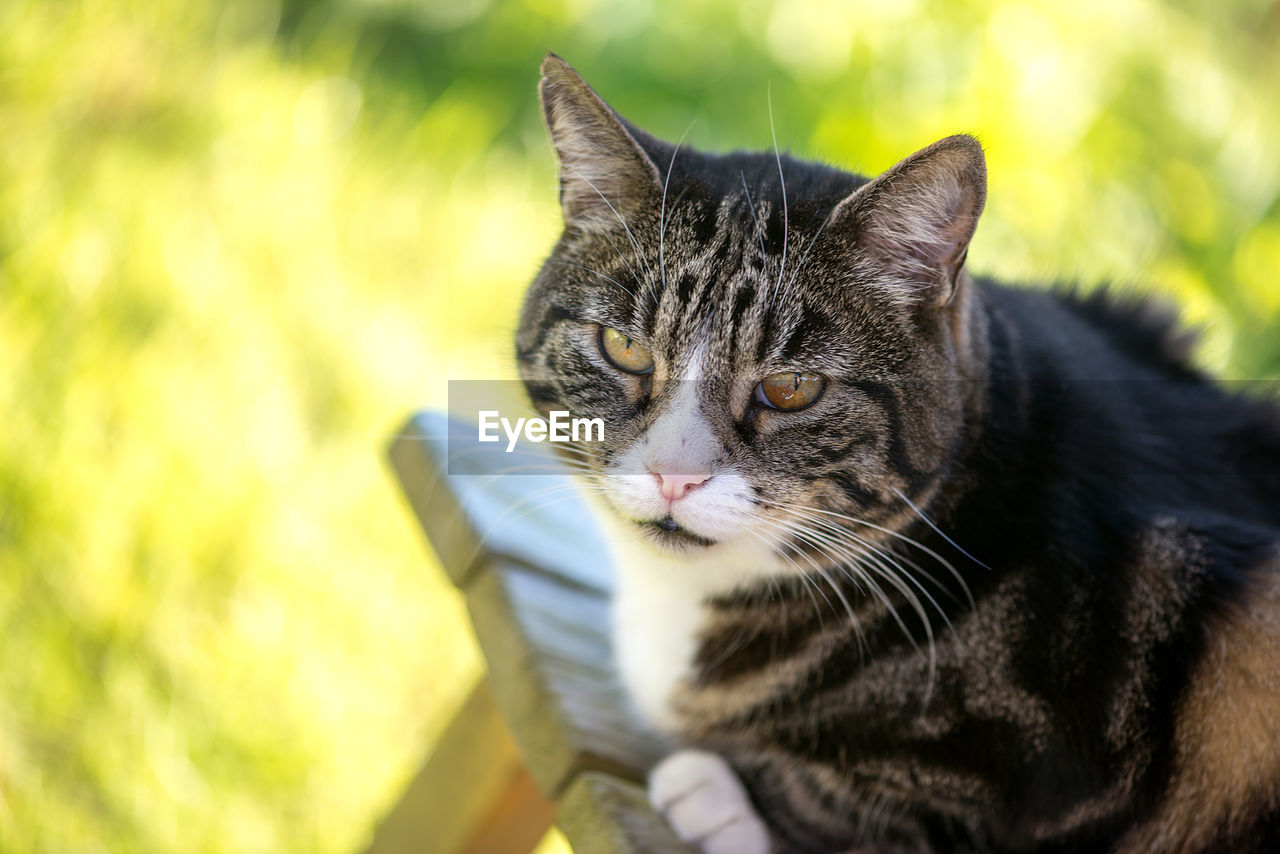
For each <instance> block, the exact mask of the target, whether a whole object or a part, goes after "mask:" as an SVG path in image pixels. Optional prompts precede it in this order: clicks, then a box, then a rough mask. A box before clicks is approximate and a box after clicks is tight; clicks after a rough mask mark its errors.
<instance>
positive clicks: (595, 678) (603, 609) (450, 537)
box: [377, 413, 690, 854]
mask: <svg viewBox="0 0 1280 854" xmlns="http://www.w3.org/2000/svg"><path fill="white" fill-rule="evenodd" d="M450 426H451V425H450V422H449V421H448V419H447V418H446V417H445V416H444V415H443V414H439V413H425V414H420V415H417V416H415V417H414V418H413V419H411V421H410V422H409V424H407V425H406V427H405V429H404V430H403V431H402V432H401V434H400V435H399V436H398V437H397V439H396V440H395V442H394V443H393V444H392V447H391V449H390V456H391V460H392V464H393V466H394V468H395V471H396V474H397V476H398V478H399V480H400V483H401V486H402V487H403V489H404V493H405V496H406V497H407V498H408V500H409V503H410V505H411V507H412V508H413V511H414V513H415V514H416V515H417V517H418V520H419V522H420V523H421V524H422V527H423V530H424V532H425V533H426V535H427V539H428V540H429V541H430V543H431V546H432V548H433V549H435V551H436V553H437V555H439V557H440V560H441V562H442V563H443V564H444V566H445V569H446V571H447V572H448V573H449V576H450V578H452V579H453V581H454V583H455V584H457V585H458V586H459V587H460V588H461V589H462V590H463V592H464V593H465V595H466V600H467V607H468V610H469V611H470V614H471V619H472V623H473V625H474V627H475V631H476V637H477V639H478V640H479V642H480V646H481V649H482V651H483V652H484V656H485V659H486V661H487V662H488V666H489V679H488V684H489V689H490V691H491V693H492V698H493V703H494V704H495V705H496V707H497V708H498V710H499V711H500V712H501V716H502V718H503V719H504V720H505V722H506V724H507V725H508V726H509V727H510V733H511V736H513V737H514V741H515V743H516V744H517V745H518V748H519V753H520V755H521V757H522V759H523V764H524V767H525V768H527V771H528V775H529V777H530V778H531V779H532V781H533V782H534V783H535V784H536V785H537V788H538V789H539V790H540V791H541V793H542V795H543V796H544V797H546V798H547V799H549V800H553V801H557V802H559V803H560V808H559V810H558V812H557V823H558V824H560V826H561V829H562V830H563V831H564V833H565V836H566V838H567V839H568V840H569V842H570V844H571V845H572V846H573V847H574V849H575V850H576V851H577V852H579V854H624V852H650V854H668V852H670V854H685V852H687V851H689V850H690V849H688V847H687V846H684V845H683V844H682V843H680V842H679V841H678V840H677V839H676V838H675V837H674V836H673V835H672V834H671V832H670V831H669V830H668V829H667V828H666V825H665V824H664V823H663V822H662V820H661V819H660V818H659V817H658V816H657V815H655V814H654V813H653V811H652V810H651V809H650V808H649V806H648V803H647V801H646V800H645V798H644V790H643V786H642V781H643V779H644V775H645V772H646V770H647V769H648V768H649V767H650V766H651V765H652V763H653V762H654V761H656V760H657V759H658V758H659V757H660V756H661V755H662V753H663V752H664V746H663V745H662V744H661V742H660V740H659V739H657V738H656V737H655V736H653V735H652V734H650V733H648V732H646V731H645V730H644V728H643V727H642V726H640V725H639V724H638V723H637V722H636V720H635V719H634V717H633V716H632V714H631V712H630V710H629V707H628V705H627V703H626V700H625V697H624V695H623V691H622V688H621V686H620V685H619V683H618V680H617V676H616V674H615V671H614V669H613V666H612V652H611V649H610V641H609V632H608V591H609V590H610V589H611V588H612V569H611V567H610V565H609V560H608V554H609V552H608V546H607V545H606V543H605V541H604V539H603V537H602V536H601V535H600V533H599V532H598V531H597V530H596V529H595V526H594V520H593V517H592V516H591V513H590V511H589V509H588V508H587V507H586V506H585V505H584V504H583V502H582V500H581V498H580V497H578V496H577V495H576V493H574V492H573V491H572V484H571V483H570V481H569V479H568V477H566V476H565V475H563V474H538V475H529V474H516V473H512V474H499V475H495V474H483V473H481V474H476V473H467V472H469V471H485V470H486V466H483V465H476V466H475V467H474V468H469V466H470V465H472V464H473V463H475V458H474V457H466V456H461V455H455V456H454V458H453V459H452V460H451V459H450V458H449V455H448V447H447V436H448V431H449V430H450ZM453 429H455V430H456V429H458V426H457V424H456V422H454V424H453ZM464 429H474V428H464ZM487 462H488V464H489V465H488V466H487V469H488V470H489V471H492V468H493V467H492V460H489V461H487ZM451 464H452V468H449V466H450V465H451ZM477 761H484V762H492V761H494V760H493V759H491V758H485V757H479V758H478V759H477ZM430 764H431V763H430V762H429V763H428V766H430ZM428 771H429V768H428V769H424V774H427V773H428ZM450 782H452V785H454V786H458V785H459V783H458V782H457V781H456V780H454V781H446V785H448V784H449V783H450ZM419 785H420V784H419V783H418V782H417V781H415V786H419ZM434 785H435V783H422V784H421V787H425V788H431V787H432V786H434ZM414 792H415V789H414V788H413V787H411V789H410V796H412V795H414ZM445 795H446V798H447V796H448V793H447V791H446V793H445ZM410 796H406V801H407V800H409V797H410ZM401 806H402V807H403V808H404V810H405V811H408V812H412V811H413V808H412V807H411V806H410V805H408V804H402V805H401ZM490 809H491V810H495V809H497V806H496V802H495V803H491V804H490ZM400 811H401V810H400V808H397V810H396V811H395V812H393V814H392V818H395V817H396V815H397V813H399V812H400ZM399 820H400V821H401V822H402V823H403V822H404V821H407V819H399ZM379 833H380V836H381V831H380V832H379ZM522 846H523V843H518V844H514V845H513V846H512V847H507V848H503V849H501V850H504V851H517V850H520V851H524V850H528V848H525V847H522ZM395 850H396V851H400V850H404V851H408V850H411V849H395ZM421 850H431V851H440V852H451V851H462V850H477V849H473V848H458V847H454V848H450V847H446V846H443V845H442V846H438V847H437V846H427V847H425V848H423V849H421ZM493 850H495V851H496V850H499V849H493ZM377 854H384V852H383V851H381V850H379V851H378V852H377ZM385 854H391V850H390V849H388V850H387V851H386V852H385Z"/></svg>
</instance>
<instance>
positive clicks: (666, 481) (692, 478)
mask: <svg viewBox="0 0 1280 854" xmlns="http://www.w3.org/2000/svg"><path fill="white" fill-rule="evenodd" d="M653 476H654V477H656V478H657V479H658V491H659V492H661V493H662V497H663V498H665V499H667V500H668V501H679V500H680V499H681V498H684V497H685V496H686V495H688V494H689V493H690V492H692V491H693V490H695V489H697V488H698V487H699V486H701V485H702V484H704V483H706V482H707V481H708V480H710V479H711V475H709V474H663V473H662V472H654V473H653Z"/></svg>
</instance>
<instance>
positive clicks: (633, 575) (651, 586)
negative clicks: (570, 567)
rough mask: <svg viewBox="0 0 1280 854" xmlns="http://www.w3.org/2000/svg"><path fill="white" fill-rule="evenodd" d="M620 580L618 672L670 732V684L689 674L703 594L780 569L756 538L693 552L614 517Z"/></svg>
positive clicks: (654, 721)
mask: <svg viewBox="0 0 1280 854" xmlns="http://www.w3.org/2000/svg"><path fill="white" fill-rule="evenodd" d="M609 522H610V523H611V524H610V523H606V529H607V530H609V532H610V533H611V534H612V535H613V536H611V537H610V539H611V540H612V541H613V544H614V557H615V559H616V565H617V570H618V574H617V585H616V587H615V590H614V598H613V643H614V652H615V655H616V657H617V664H618V669H619V672H620V674H621V676H622V682H623V685H624V687H625V688H626V689H627V692H628V693H629V694H630V697H631V700H632V702H633V703H634V704H635V706H636V709H637V710H638V711H639V712H640V713H641V715H642V716H643V717H644V719H645V720H646V721H647V722H648V723H649V724H650V725H652V726H654V727H656V728H657V729H659V730H663V731H666V732H671V731H673V730H674V728H675V723H676V721H675V717H674V715H673V714H672V709H671V702H670V701H671V697H672V692H673V691H674V689H675V688H676V686H677V685H678V683H679V682H680V680H682V679H684V678H685V677H686V676H688V675H689V672H690V668H691V666H692V664H693V660H694V656H695V655H696V654H697V651H698V644H699V642H700V637H701V634H702V630H703V626H704V624H705V622H706V618H707V613H706V610H705V608H704V606H703V604H702V603H703V602H704V601H705V600H706V599H707V598H708V597H710V596H714V595H717V594H723V593H727V592H729V591H731V590H732V589H733V588H735V587H738V586H739V585H741V584H743V583H745V582H749V581H752V580H754V579H757V578H760V577H762V576H764V575H770V574H776V573H778V572H781V571H783V570H782V567H781V566H780V560H779V559H778V558H777V556H776V555H775V554H774V553H773V552H771V551H770V550H769V549H767V548H765V547H763V546H762V544H761V543H760V542H759V541H756V540H750V541H748V542H747V543H742V544H735V543H724V544H720V545H717V546H714V547H712V548H710V549H707V550H705V551H698V552H693V553H691V554H670V553H659V552H656V551H655V550H654V549H652V548H650V547H647V546H645V545H642V544H639V543H637V542H636V541H635V535H634V532H633V531H632V530H627V529H626V528H624V527H623V526H624V524H625V523H621V522H619V521H617V520H609Z"/></svg>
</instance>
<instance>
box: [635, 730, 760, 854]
mask: <svg viewBox="0 0 1280 854" xmlns="http://www.w3.org/2000/svg"><path fill="white" fill-rule="evenodd" d="M649 803H651V804H653V808H654V809H656V810H657V811H658V812H659V813H661V814H662V815H663V817H664V818H666V820H667V823H668V824H670V825H671V828H672V829H673V830H674V831H675V832H676V835H677V836H679V837H680V838H681V839H683V840H684V841H685V842H692V843H693V844H694V845H697V846H698V848H699V849H701V851H702V854H769V834H768V832H767V831H766V830H765V827H764V822H762V821H761V820H760V816H758V815H756V811H755V809H754V808H753V807H752V806H751V800H750V799H749V798H748V797H747V790H746V789H744V788H743V787H742V783H741V782H740V781H739V780H738V776H737V775H736V774H734V773H733V769H732V768H730V767H729V763H728V762H725V761H724V760H723V759H721V758H720V757H719V756H716V755H715V754H714V753H705V752H703V751H700V750H682V751H680V752H679V753H673V754H671V755H670V756H668V757H667V758H666V759H664V760H662V761H661V762H660V763H658V767H656V768H654V769H653V772H652V773H651V774H650V775H649Z"/></svg>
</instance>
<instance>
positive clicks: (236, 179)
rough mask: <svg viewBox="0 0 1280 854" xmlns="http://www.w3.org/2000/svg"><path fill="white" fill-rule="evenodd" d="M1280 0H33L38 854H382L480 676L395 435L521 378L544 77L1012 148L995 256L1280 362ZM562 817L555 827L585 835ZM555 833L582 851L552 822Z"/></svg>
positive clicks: (809, 133) (8, 283) (1270, 370)
mask: <svg viewBox="0 0 1280 854" xmlns="http://www.w3.org/2000/svg"><path fill="white" fill-rule="evenodd" d="M1277 17H1278V13H1277V5H1276V4H1275V3H1274V2H1272V0H1241V2H1213V0H1183V2H1173V3H1168V4H1159V3H1155V2H1152V0H1077V2H1075V3H1072V4H1048V3H1044V4H1038V3H1007V2H995V0H969V2H943V0H909V1H908V2H897V3H869V2H866V3H846V2H838V0H818V2H803V3H802V2H786V0H737V2H730V0H707V2H700V3H689V2H678V0H644V2H635V3H629V4H626V5H618V4H612V3H605V2H602V0H523V1H522V2H494V0H453V1H452V2H447V3H446V2H435V0H428V2H425V3H423V2H408V0H334V2H323V3H304V2H298V0H292V1H291V2H283V3H272V2H255V0H235V1H234V2H227V3H212V2H177V0H155V2H150V3H136V2H134V3H130V2H125V1H124V0H115V2H104V0H83V2H57V0H54V2H39V3H37V2H23V0H16V1H15V0H10V2H8V3H5V4H0V412H3V413H4V418H3V420H0V627H3V632H4V638H5V643H4V644H3V646H2V647H0V850H3V851H6V852H7V851H41V852H43V851H48V852H79V851H84V852H92V851H111V852H116V851H130V852H132V851H147V852H149V851H157V852H158V851H210V852H219V851H226V852H255V851H262V852H277V851H279V852H283V851H298V852H303V851H305V852H313V851H314V852H346V851H352V850H354V849H355V848H357V847H358V846H359V845H360V844H362V842H363V841H364V840H365V839H367V837H368V834H369V833H370V830H371V827H372V826H373V822H375V821H376V819H377V816H378V815H379V814H380V813H381V812H382V811H384V810H385V809H386V808H388V807H389V806H390V804H391V803H392V802H393V801H394V800H395V798H396V797H397V795H398V792H399V789H400V787H401V786H403V785H404V783H405V782H406V781H407V779H408V777H409V775H410V774H412V772H413V771H414V770H415V769H416V767H417V765H418V763H419V762H420V761H421V759H422V756H423V755H424V752H425V751H426V750H427V749H428V748H429V745H430V743H431V740H432V738H433V737H434V735H435V734H436V733H437V732H438V731H439V729H440V728H441V727H442V726H443V724H444V722H445V721H446V720H447V717H448V715H449V714H450V713H451V711H452V709H453V707H454V705H455V704H456V703H457V702H458V701H459V700H460V699H461V697H462V695H463V693H464V692H465V690H466V689H467V687H468V683H469V680H470V679H472V678H474V675H475V674H476V673H477V672H478V668H479V664H478V661H477V656H476V653H475V651H474V648H473V644H472V641H471V639H470V636H469V634H468V630H467V628H466V625H465V621H464V617H463V612H462V609H461V606H460V604H459V602H458V600H457V598H456V596H455V595H454V594H453V593H452V591H451V590H450V589H448V587H447V585H446V584H445V583H444V581H443V580H442V578H441V576H440V573H439V572H438V571H437V570H435V569H434V568H433V567H431V566H430V565H429V562H428V561H426V560H424V552H423V548H422V546H421V542H420V539H419V537H418V534H417V533H416V532H415V530H414V527H413V525H412V524H411V523H410V519H409V515H408V513H407V512H406V511H405V509H404V508H403V506H402V505H401V504H400V502H399V499H398V496H397V495H396V493H395V490H394V488H393V487H392V486H391V483H390V479H389V477H388V475H387V472H386V471H385V468H384V467H383V465H382V464H381V463H380V461H379V454H380V453H381V448H382V446H383V445H384V444H385V443H386V441H387V440H388V439H389V436H390V432H391V431H393V430H394V429H395V428H396V426H397V425H398V422H399V420H400V419H401V417H402V416H403V415H405V414H406V413H408V412H409V411H410V410H412V409H414V408H417V407H420V406H423V405H427V404H432V403H440V402H442V400H443V395H444V384H445V382H446V380H447V379H449V378H453V379H467V378H470V379H481V378H486V379H487V378H499V377H507V376H510V375H511V366H510V364H509V352H510V343H509V342H510V339H511V333H512V329H513V326H514V322H515V314H516V310H517V307H518V301H519V298H520V294H521V291H522V289H523V287H524V285H525V284H526V283H527V281H528V279H529V277H530V276H531V274H532V272H533V270H534V269H535V268H536V265H537V263H538V262H539V260H540V257H541V255H542V253H544V252H545V251H546V250H547V249H548V248H549V246H550V244H551V242H552V240H553V239H554V237H555V234H556V233H557V230H558V208H557V206H556V202H555V177H554V164H553V162H552V159H551V154H550V150H549V147H548V145H547V143H546V141H545V138H544V133H543V131H542V129H541V126H540V124H539V119H538V115H537V108H536V101H535V98H534V84H535V81H536V69H537V65H538V61H539V59H540V58H541V56H542V54H543V53H544V52H545V51H546V50H552V49H553V50H556V51H557V52H559V53H561V54H562V55H564V56H565V57H566V58H568V59H569V60H570V61H571V62H573V63H574V64H576V65H577V66H578V68H579V69H580V70H581V71H582V72H583V73H584V75H585V76H586V77H587V79H588V80H589V81H590V82H591V83H593V85H595V86H596V87H597V88H598V89H599V90H600V91H601V93H602V94H603V95H604V96H605V98H606V99H608V100H609V101H610V102H611V103H612V104H613V105H614V106H615V107H616V108H618V109H619V110H620V111H622V112H623V113H624V114H625V115H627V116H628V117H629V118H631V119H632V120H634V121H636V122H637V123H638V124H640V125H641V126H643V127H646V128H648V129H651V130H652V131H654V132H656V133H659V134H661V135H665V136H667V137H669V138H673V137H678V136H680V135H681V134H682V133H684V131H685V129H686V127H688V126H689V122H690V120H694V121H695V123H694V125H693V126H692V129H691V130H690V132H689V139H690V140H691V142H692V143H693V144H696V145H704V146H709V147H715V148H732V147H763V146H766V145H767V144H768V142H769V139H770V135H769V118H768V111H767V107H766V93H767V92H769V91H771V100H772V105H773V112H774V119H775V123H776V126H777V132H778V138H779V140H780V142H781V143H782V145H784V146H785V147H788V148H790V149H791V150H793V151H794V152H795V153H797V154H800V155H807V156H813V157H820V158H824V159H827V160H831V161H834V162H839V163H842V164H844V165H847V166H850V167H851V168H855V169H861V170H863V171H868V172H875V171H878V170H880V169H883V168H884V167H886V166H888V165H890V164H891V163H892V162H894V161H895V160H897V159H898V158H900V157H901V156H903V155H905V154H907V153H909V152H911V151H913V150H915V149H916V148H919V147H921V146H923V145H925V144H927V143H928V142H931V141H932V140H934V139H936V138H938V137H941V136H944V135H946V134H949V133H952V132H956V131H970V132H974V133H976V134H978V135H979V136H980V137H981V138H982V140H983V141H984V143H985V145H986V146H987V149H988V154H989V158H990V168H991V193H990V203H989V207H988V214H987V216H986V218H985V219H984V222H983V225H982V227H981V228H980V229H979V236H978V239H977V241H976V245H975V247H974V249H973V252H972V253H971V257H972V259H973V264H974V266H975V267H976V268H977V269H978V270H979V271H983V272H991V273H996V274H999V275H1003V276H1007V277H1012V278H1018V279H1030V280H1048V279H1054V278H1073V279H1081V280H1083V281H1085V282H1094V281H1097V280H1100V279H1117V280H1119V281H1122V282H1125V283H1131V284H1133V285H1134V286H1135V287H1140V288H1143V289H1149V290H1157V291H1162V292H1167V293H1169V294H1170V295H1172V296H1173V297H1174V298H1176V299H1177V300H1178V302H1179V303H1181V304H1182V305H1183V306H1184V307H1185V308H1186V310H1187V313H1188V315H1189V316H1190V317H1191V318H1192V319H1193V320H1195V321H1197V322H1199V323H1201V324H1204V325H1205V326H1206V327H1207V329H1208V333H1209V334H1208V336H1207V338H1206V341H1205V344H1204V346H1203V348H1202V351H1201V353H1200V358H1201V359H1202V360H1203V361H1204V363H1205V364H1207V365H1208V366H1210V367H1212V368H1214V369H1215V370H1220V371H1222V372H1224V373H1226V374H1227V375H1230V376H1235V377H1275V376H1277V375H1278V374H1280V335H1276V332H1275V331H1276V329H1277V328H1280V282H1278V281H1277V273H1276V271H1277V270H1278V269H1280V157H1277V152H1280V23H1278V20H1277ZM555 845H556V843H555V842H554V841H553V842H551V843H549V846H550V847H551V848H554V847H555ZM549 850H550V849H549Z"/></svg>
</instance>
